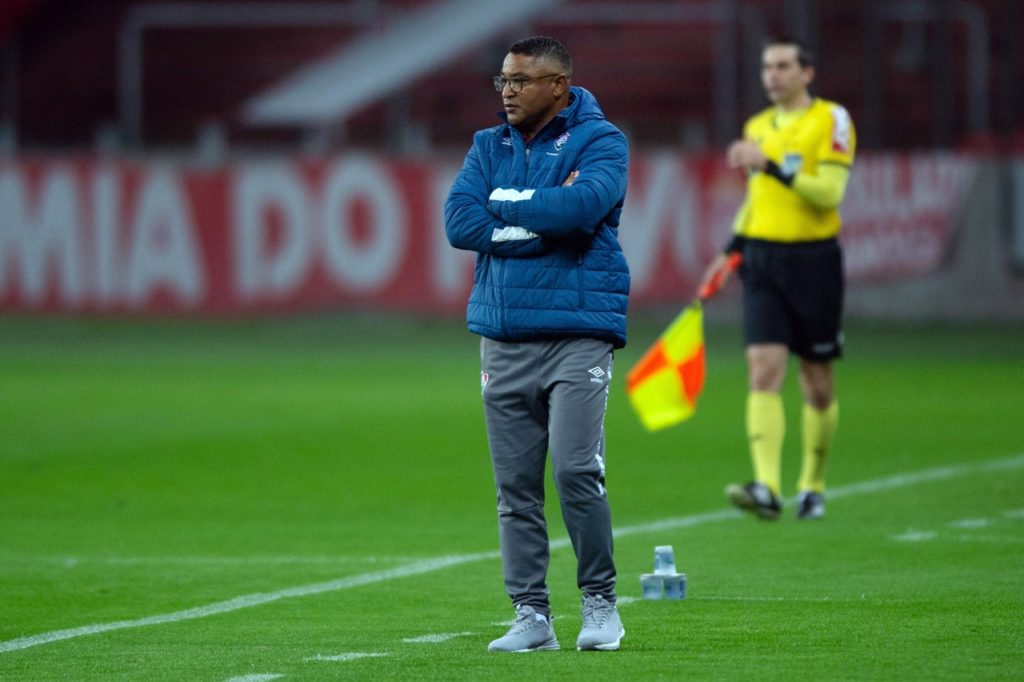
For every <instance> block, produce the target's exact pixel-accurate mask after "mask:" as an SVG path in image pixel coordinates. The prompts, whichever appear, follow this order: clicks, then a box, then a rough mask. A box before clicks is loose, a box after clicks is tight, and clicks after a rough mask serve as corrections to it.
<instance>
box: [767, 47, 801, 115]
mask: <svg viewBox="0 0 1024 682" xmlns="http://www.w3.org/2000/svg"><path fill="white" fill-rule="evenodd" d="M813 78H814V68H813V67H810V66H808V67H802V66H800V61H799V59H798V58H797V48H796V46H795V45H770V46H769V47H767V48H765V51H764V54H763V55H762V57H761V83H762V85H764V90H765V92H766V93H767V94H768V99H770V100H771V101H772V103H774V104H780V105H782V106H786V105H789V104H793V103H795V102H797V101H798V100H799V99H800V98H801V97H803V96H804V95H805V94H806V92H807V86H808V85H810V84H811V80H812V79H813Z"/></svg>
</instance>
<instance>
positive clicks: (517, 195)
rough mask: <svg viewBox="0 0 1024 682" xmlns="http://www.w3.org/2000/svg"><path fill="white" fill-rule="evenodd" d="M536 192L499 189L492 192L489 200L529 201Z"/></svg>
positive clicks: (531, 190)
mask: <svg viewBox="0 0 1024 682" xmlns="http://www.w3.org/2000/svg"><path fill="white" fill-rule="evenodd" d="M536 191H537V190H534V189H524V190H518V189H505V188H503V187H499V188H497V189H496V190H494V191H493V192H491V196H490V197H489V199H490V200H491V201H527V200H528V199H529V198H530V197H532V196H533V193H534V192H536Z"/></svg>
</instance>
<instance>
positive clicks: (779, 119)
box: [734, 99, 857, 242]
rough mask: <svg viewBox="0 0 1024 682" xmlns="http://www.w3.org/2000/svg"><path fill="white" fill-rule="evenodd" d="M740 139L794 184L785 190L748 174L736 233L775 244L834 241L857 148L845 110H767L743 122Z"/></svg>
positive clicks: (823, 106) (830, 105) (831, 106)
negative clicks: (741, 137) (756, 150)
mask: <svg viewBox="0 0 1024 682" xmlns="http://www.w3.org/2000/svg"><path fill="white" fill-rule="evenodd" d="M743 137H744V139H746V140H751V141H753V142H756V143H757V144H758V146H759V147H760V148H761V151H763V152H764V155H765V156H766V157H768V159H770V160H771V161H774V162H775V163H776V165H778V167H779V168H780V169H781V171H782V172H783V173H784V174H786V175H791V174H793V175H794V180H793V183H792V184H791V185H789V186H787V185H786V184H784V183H782V182H780V181H779V180H778V179H777V178H775V177H773V176H771V175H768V174H767V173H761V172H755V173H752V174H751V175H750V178H749V179H748V181H747V197H746V200H745V201H744V204H743V207H742V208H741V209H740V212H739V214H738V215H737V216H736V223H735V225H734V230H735V231H736V233H737V234H740V235H742V236H744V237H751V238H755V239H767V240H770V241H778V242H799V241H812V240H817V239H828V238H830V237H835V236H836V235H837V234H838V233H839V226H840V219H839V211H838V206H839V201H840V200H841V199H842V195H843V193H844V192H845V189H846V179H847V177H848V173H849V169H850V166H851V165H852V164H853V155H854V149H855V147H856V144H857V135H856V132H855V131H854V128H853V122H852V121H851V120H850V115H849V114H848V113H847V112H846V109H844V108H843V107H841V106H840V105H838V104H836V103H835V102H829V101H827V100H823V99H815V100H814V101H813V102H812V104H811V106H809V107H808V108H806V109H803V110H801V111H795V112H780V111H779V110H778V108H776V107H771V108H769V109H766V110H764V111H762V112H761V113H759V114H757V115H756V116H754V117H752V118H751V119H750V120H749V121H747V124H746V125H745V126H744V127H743Z"/></svg>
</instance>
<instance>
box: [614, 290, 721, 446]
mask: <svg viewBox="0 0 1024 682" xmlns="http://www.w3.org/2000/svg"><path fill="white" fill-rule="evenodd" d="M704 374H705V367H704V311H703V309H702V307H701V302H700V300H696V301H694V302H693V303H691V304H690V305H688V306H686V308H684V309H683V312H681V313H680V314H679V316H678V317H676V319H675V320H673V322H672V324H670V325H669V326H668V328H667V329H665V331H664V332H662V334H661V336H660V337H659V338H658V340H657V341H655V342H654V345H652V346H651V347H650V349H648V351H647V352H646V353H644V356H643V357H642V358H640V360H639V361H638V362H637V363H636V364H635V365H634V366H633V368H632V369H631V370H629V374H628V375H627V376H626V393H627V394H628V395H629V402H630V403H631V404H632V405H633V409H634V410H636V413H637V415H638V416H639V417H640V421H641V422H642V423H643V425H644V426H645V427H647V429H648V430H649V431H656V430H658V429H663V428H665V427H667V426H672V425H673V424H678V423H679V422H681V421H684V420H686V419H688V418H689V417H690V416H691V415H692V414H693V413H694V411H695V410H696V409H697V397H698V396H699V395H700V392H701V391H702V390H703V389H704Z"/></svg>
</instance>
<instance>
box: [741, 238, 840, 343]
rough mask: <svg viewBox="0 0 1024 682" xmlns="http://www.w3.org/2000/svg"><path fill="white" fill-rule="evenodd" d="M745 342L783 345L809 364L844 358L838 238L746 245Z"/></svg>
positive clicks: (743, 270) (743, 267)
mask: <svg viewBox="0 0 1024 682" xmlns="http://www.w3.org/2000/svg"><path fill="white" fill-rule="evenodd" d="M740 276H741V277H742V278H743V339H744V341H745V342H746V344H747V345H750V344H755V343H782V344H785V345H786V346H787V347H789V350H790V351H791V352H792V353H794V354H796V355H798V356H800V357H802V358H805V359H807V360H812V361H816V362H827V361H829V360H832V359H835V358H838V357H840V356H841V355H842V350H843V332H842V325H841V317H842V312H843V287H844V279H843V254H842V250H841V249H840V247H839V242H838V241H837V240H836V239H826V240H822V241H813V242H796V243H783V242H771V241H765V240H762V239H747V240H746V242H745V244H744V246H743V263H742V265H741V266H740Z"/></svg>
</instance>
